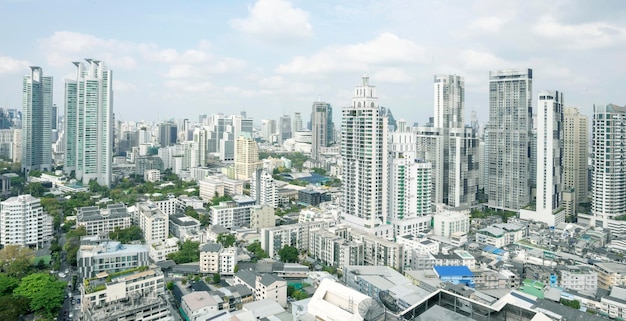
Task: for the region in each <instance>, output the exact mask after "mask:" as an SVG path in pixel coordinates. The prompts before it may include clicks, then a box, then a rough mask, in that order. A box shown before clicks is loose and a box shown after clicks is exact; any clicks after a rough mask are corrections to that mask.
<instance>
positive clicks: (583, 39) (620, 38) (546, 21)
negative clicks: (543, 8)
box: [532, 16, 626, 50]
mask: <svg viewBox="0 0 626 321" xmlns="http://www.w3.org/2000/svg"><path fill="white" fill-rule="evenodd" d="M532 31H533V33H534V34H535V35H536V36H539V37H543V38H547V39H549V40H550V44H551V45H553V46H554V45H560V46H561V47H563V48H566V49H574V50H589V49H594V48H601V47H609V46H612V45H617V44H621V45H625V44H626V28H620V27H617V26H615V25H613V24H610V23H607V22H590V23H582V24H577V25H567V24H561V23H559V22H558V21H556V19H555V18H553V17H551V16H543V17H541V18H540V19H539V21H538V22H537V23H536V24H535V25H534V26H533V28H532Z"/></svg>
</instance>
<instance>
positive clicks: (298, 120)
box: [291, 113, 302, 132]
mask: <svg viewBox="0 0 626 321" xmlns="http://www.w3.org/2000/svg"><path fill="white" fill-rule="evenodd" d="M292 122H293V124H292V125H291V129H292V130H293V131H294V132H297V131H300V130H302V116H301V115H300V113H294V114H293V121H292Z"/></svg>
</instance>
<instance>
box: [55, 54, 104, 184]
mask: <svg viewBox="0 0 626 321" xmlns="http://www.w3.org/2000/svg"><path fill="white" fill-rule="evenodd" d="M86 61H87V64H88V65H87V66H85V65H83V63H81V62H74V65H75V66H76V79H75V80H67V81H66V82H65V121H64V124H65V139H66V144H65V165H64V167H63V171H64V172H65V173H66V174H70V173H71V172H72V171H74V172H75V175H76V178H77V179H78V180H81V181H82V182H83V184H85V185H86V184H88V183H89V181H90V180H92V179H95V180H96V181H97V182H98V184H100V185H102V186H107V187H108V186H110V185H111V163H112V159H113V125H114V124H113V72H112V71H111V70H110V69H107V68H106V66H105V65H104V62H102V61H99V60H93V59H86Z"/></svg>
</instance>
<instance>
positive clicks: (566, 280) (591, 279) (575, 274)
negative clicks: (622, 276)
mask: <svg viewBox="0 0 626 321" xmlns="http://www.w3.org/2000/svg"><path fill="white" fill-rule="evenodd" d="M559 283H560V284H559V285H560V286H561V287H562V288H564V289H569V290H575V291H578V292H583V293H587V294H592V295H595V293H596V291H597V290H598V272H596V271H595V270H594V269H593V267H592V266H586V265H576V266H567V267H566V269H564V270H561V279H560V281H559Z"/></svg>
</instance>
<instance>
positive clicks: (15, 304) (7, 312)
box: [0, 295, 30, 320]
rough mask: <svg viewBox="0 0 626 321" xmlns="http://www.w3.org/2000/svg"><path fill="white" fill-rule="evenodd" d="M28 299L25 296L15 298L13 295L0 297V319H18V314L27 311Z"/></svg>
mask: <svg viewBox="0 0 626 321" xmlns="http://www.w3.org/2000/svg"><path fill="white" fill-rule="evenodd" d="M29 305H30V301H29V300H28V299H27V298H23V297H19V298H16V297H14V296H13V295H5V296H1V297H0V316H2V320H20V316H23V315H25V314H27V313H28V307H29Z"/></svg>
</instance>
